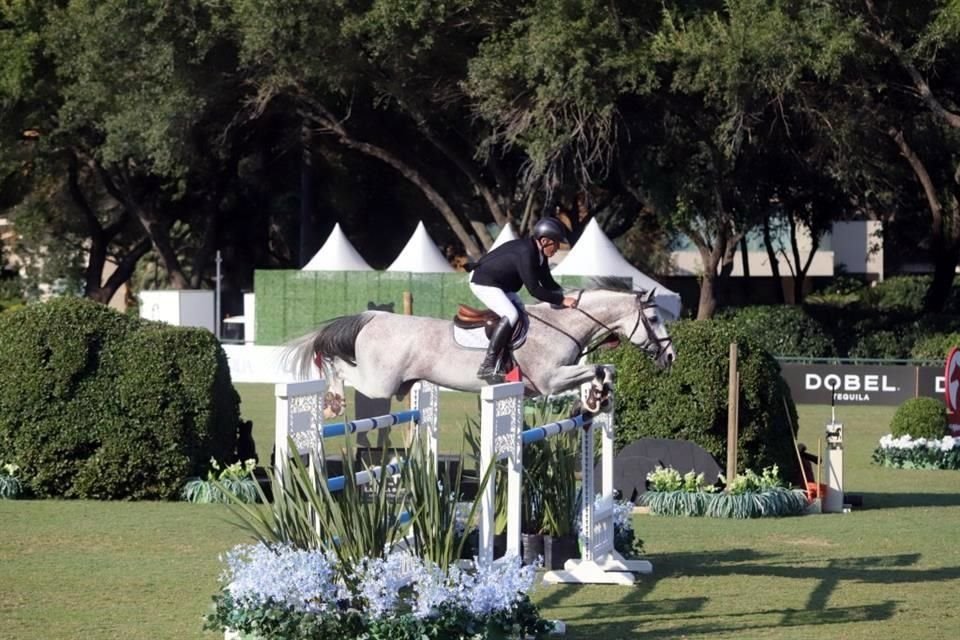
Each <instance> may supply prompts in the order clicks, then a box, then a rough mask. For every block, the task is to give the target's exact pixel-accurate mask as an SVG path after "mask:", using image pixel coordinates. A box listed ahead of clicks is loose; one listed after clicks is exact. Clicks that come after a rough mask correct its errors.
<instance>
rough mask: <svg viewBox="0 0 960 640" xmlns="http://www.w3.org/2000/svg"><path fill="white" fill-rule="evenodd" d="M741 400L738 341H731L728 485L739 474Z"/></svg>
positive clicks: (728, 408)
mask: <svg viewBox="0 0 960 640" xmlns="http://www.w3.org/2000/svg"><path fill="white" fill-rule="evenodd" d="M739 400H740V373H739V371H738V370H737V343H736V342H731V343H730V381H729V384H728V389H727V473H726V479H727V486H728V487H729V486H730V482H731V481H732V480H733V479H734V478H735V477H736V476H737V437H738V432H739V428H738V420H739V415H738V413H739V407H738V404H739Z"/></svg>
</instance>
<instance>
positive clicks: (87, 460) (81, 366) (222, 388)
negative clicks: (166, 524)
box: [0, 298, 240, 499]
mask: <svg viewBox="0 0 960 640" xmlns="http://www.w3.org/2000/svg"><path fill="white" fill-rule="evenodd" d="M239 400H240V399H239V396H238V395H237V393H236V391H235V390H234V389H233V386H232V384H231V382H230V373H229V368H228V366H227V360H226V356H225V355H224V353H223V349H222V348H221V347H220V345H219V343H218V342H217V341H216V339H215V338H214V337H213V334H211V333H210V332H209V331H206V330H204V329H189V328H181V327H170V326H166V325H161V324H159V323H153V322H146V321H142V320H139V319H137V318H133V317H129V316H125V315H122V314H120V313H117V312H116V311H113V310H112V309H109V308H107V307H105V306H103V305H101V304H97V303H94V302H91V301H88V300H84V299H78V298H60V299H55V300H53V301H51V302H47V303H43V304H36V305H30V306H27V307H24V308H22V309H19V310H17V311H14V312H9V313H5V314H3V316H0V451H3V454H4V455H3V457H4V459H5V460H8V459H12V460H13V461H15V462H17V463H18V464H19V465H20V466H21V467H22V473H23V477H24V478H25V480H26V481H27V484H28V486H29V488H30V490H31V491H32V492H33V493H34V494H35V495H37V496H40V497H50V496H63V497H70V498H74V497H75V498H100V499H117V498H132V499H141V498H163V499H173V498H176V497H177V495H178V492H179V490H180V488H181V486H182V484H183V482H184V480H185V479H186V478H187V477H188V476H190V475H195V474H198V473H199V472H200V471H201V470H202V469H203V468H205V466H206V464H207V461H208V460H209V459H210V458H211V457H215V458H216V459H217V460H220V461H228V460H230V459H231V458H232V456H233V451H234V448H235V445H236V437H237V428H238V425H239V422H240V415H239Z"/></svg>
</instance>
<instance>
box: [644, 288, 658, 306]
mask: <svg viewBox="0 0 960 640" xmlns="http://www.w3.org/2000/svg"><path fill="white" fill-rule="evenodd" d="M656 297H657V288H656V287H654V288H653V289H650V291H648V292H647V297H646V298H644V299H643V301H644V302H647V303H650V302H653V301H654V299H655V298H656Z"/></svg>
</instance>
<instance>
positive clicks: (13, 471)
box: [0, 460, 23, 500]
mask: <svg viewBox="0 0 960 640" xmlns="http://www.w3.org/2000/svg"><path fill="white" fill-rule="evenodd" d="M18 471H20V465H17V464H14V463H12V462H8V463H6V464H4V463H3V461H2V460H0V499H4V500H12V499H14V498H18V497H20V494H21V493H23V483H22V482H20V478H18V477H17V472H18Z"/></svg>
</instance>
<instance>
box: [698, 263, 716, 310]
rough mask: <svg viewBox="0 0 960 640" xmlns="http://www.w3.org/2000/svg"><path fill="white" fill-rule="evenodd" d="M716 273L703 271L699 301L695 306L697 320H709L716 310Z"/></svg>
mask: <svg viewBox="0 0 960 640" xmlns="http://www.w3.org/2000/svg"><path fill="white" fill-rule="evenodd" d="M716 289H717V275H716V272H714V273H706V272H705V273H704V274H703V279H701V280H700V303H699V304H698V306H697V320H709V319H710V318H712V317H713V314H714V313H716V312H717V294H716Z"/></svg>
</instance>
